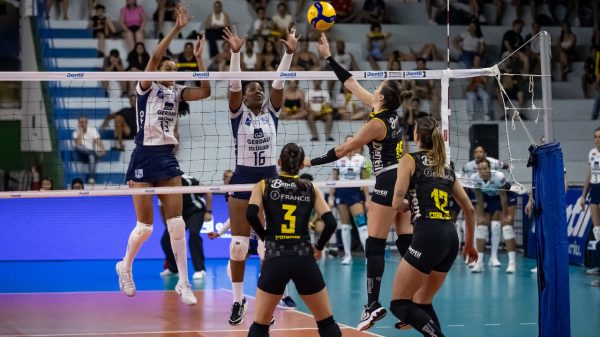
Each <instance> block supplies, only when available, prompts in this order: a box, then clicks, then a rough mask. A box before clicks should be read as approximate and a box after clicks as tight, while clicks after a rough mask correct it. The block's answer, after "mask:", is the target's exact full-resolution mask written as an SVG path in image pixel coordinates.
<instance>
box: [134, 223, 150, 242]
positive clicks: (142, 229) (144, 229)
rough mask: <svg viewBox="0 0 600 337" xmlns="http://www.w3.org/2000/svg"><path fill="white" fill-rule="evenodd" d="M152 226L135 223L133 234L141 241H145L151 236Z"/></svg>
mask: <svg viewBox="0 0 600 337" xmlns="http://www.w3.org/2000/svg"><path fill="white" fill-rule="evenodd" d="M152 229H153V226H152V224H146V223H143V222H139V221H138V222H137V223H136V224H135V228H134V229H133V233H134V234H135V235H136V236H137V237H138V238H141V239H142V240H144V241H146V240H147V239H148V238H149V237H150V235H151V234H152Z"/></svg>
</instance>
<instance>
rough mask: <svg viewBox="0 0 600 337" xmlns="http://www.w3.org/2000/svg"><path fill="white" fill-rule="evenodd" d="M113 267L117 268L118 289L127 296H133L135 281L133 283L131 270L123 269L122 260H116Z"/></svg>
mask: <svg viewBox="0 0 600 337" xmlns="http://www.w3.org/2000/svg"><path fill="white" fill-rule="evenodd" d="M115 269H116V270H117V276H119V289H121V291H122V292H124V293H125V295H127V296H129V297H131V296H135V283H133V276H132V275H131V270H129V271H127V270H125V269H124V267H123V261H119V262H117V265H116V266H115Z"/></svg>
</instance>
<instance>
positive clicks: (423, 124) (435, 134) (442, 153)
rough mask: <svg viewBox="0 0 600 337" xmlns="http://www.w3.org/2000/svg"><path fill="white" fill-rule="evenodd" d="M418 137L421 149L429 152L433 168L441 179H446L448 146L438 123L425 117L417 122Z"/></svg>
mask: <svg viewBox="0 0 600 337" xmlns="http://www.w3.org/2000/svg"><path fill="white" fill-rule="evenodd" d="M417 135H419V138H420V142H421V148H422V149H423V150H426V151H427V156H428V157H429V159H430V162H431V165H430V166H431V167H433V169H434V172H435V173H436V174H437V176H439V177H444V176H445V175H446V174H445V166H446V144H444V137H443V136H442V131H441V129H440V125H439V124H438V122H437V121H436V120H435V119H434V118H432V117H429V116H428V117H424V118H421V119H419V120H418V121H417Z"/></svg>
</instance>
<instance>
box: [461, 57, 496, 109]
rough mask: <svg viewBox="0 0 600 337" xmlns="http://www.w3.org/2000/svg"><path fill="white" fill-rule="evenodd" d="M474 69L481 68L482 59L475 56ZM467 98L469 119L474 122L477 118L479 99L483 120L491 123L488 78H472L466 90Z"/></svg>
mask: <svg viewBox="0 0 600 337" xmlns="http://www.w3.org/2000/svg"><path fill="white" fill-rule="evenodd" d="M472 68H473V69H480V68H481V57H480V56H479V55H475V58H474V59H473V66H472ZM465 96H466V98H467V112H468V113H469V119H471V120H472V119H473V118H474V117H475V110H476V109H475V104H477V99H478V98H479V99H480V100H481V106H482V112H483V120H484V121H489V120H491V119H492V116H491V114H490V94H489V93H488V91H487V77H486V76H476V77H471V78H470V79H469V84H468V85H467V88H466V92H465Z"/></svg>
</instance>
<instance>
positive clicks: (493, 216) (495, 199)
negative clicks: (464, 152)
mask: <svg viewBox="0 0 600 337" xmlns="http://www.w3.org/2000/svg"><path fill="white" fill-rule="evenodd" d="M478 169H479V172H478V173H476V174H475V175H474V176H473V184H474V188H475V195H476V198H477V207H476V210H477V220H478V221H477V222H478V224H477V228H476V230H475V238H476V239H477V251H478V252H479V259H478V260H477V263H476V264H475V265H474V266H473V269H472V270H471V271H472V272H474V273H480V272H482V271H483V270H484V267H483V266H484V265H483V263H484V252H485V243H486V241H487V238H488V235H489V228H490V226H491V228H492V251H491V258H490V265H491V266H492V267H499V266H500V265H501V264H500V261H499V260H498V246H499V245H500V240H498V241H497V242H495V241H494V239H493V237H494V235H496V236H497V237H498V238H500V235H502V238H503V239H504V243H505V244H506V250H507V251H508V267H507V268H506V272H507V273H514V272H515V271H516V256H515V254H516V252H515V249H516V242H515V231H514V229H513V221H514V217H515V207H516V204H517V197H516V194H515V193H512V192H510V191H508V192H507V191H506V189H507V188H509V187H510V184H509V183H508V182H507V181H506V178H505V177H504V174H503V173H502V172H498V171H492V170H491V167H490V162H489V161H488V160H487V159H483V160H482V161H480V162H479V165H478ZM494 232H496V233H495V234H494Z"/></svg>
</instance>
